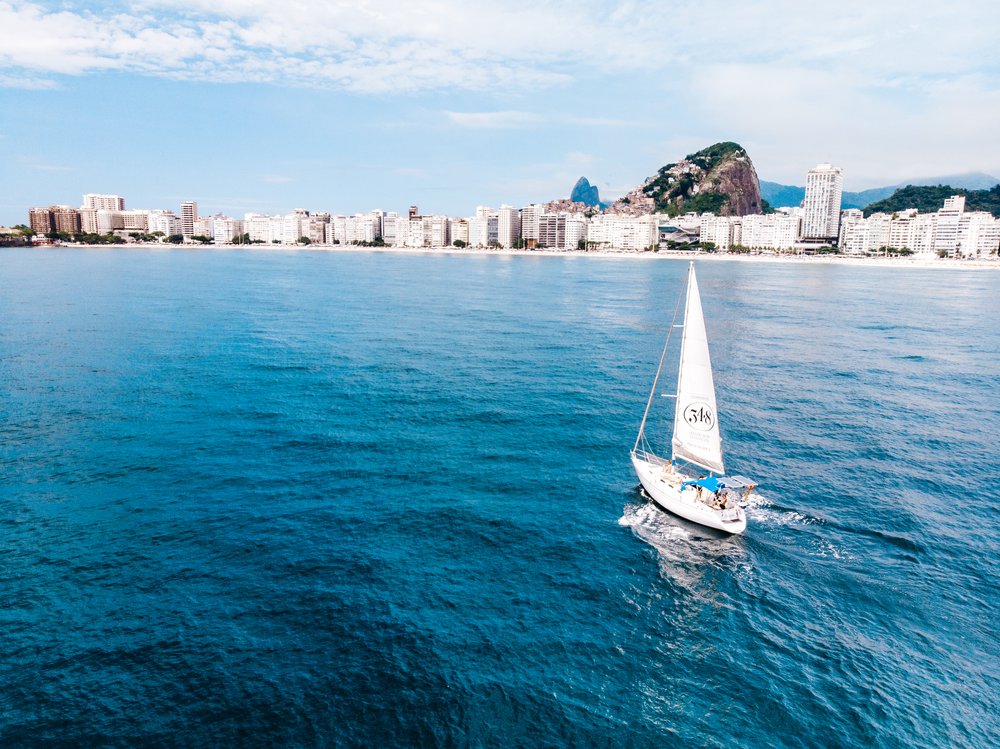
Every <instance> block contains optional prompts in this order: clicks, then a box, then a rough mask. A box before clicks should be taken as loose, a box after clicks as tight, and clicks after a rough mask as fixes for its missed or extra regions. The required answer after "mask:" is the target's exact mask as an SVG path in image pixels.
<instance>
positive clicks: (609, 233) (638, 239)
mask: <svg viewBox="0 0 1000 749" xmlns="http://www.w3.org/2000/svg"><path fill="white" fill-rule="evenodd" d="M659 223H660V222H659V216H656V215H653V216H625V215H617V214H601V213H598V214H595V215H593V216H591V217H590V221H589V222H588V223H587V236H586V240H587V246H588V247H590V248H593V249H617V250H645V249H647V248H648V247H650V246H654V245H656V244H657V232H658V227H659ZM569 239H570V238H569V237H568V236H567V238H566V243H567V246H568V247H570V248H573V247H575V246H576V245H575V244H571V243H570V241H569Z"/></svg>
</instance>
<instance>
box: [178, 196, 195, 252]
mask: <svg viewBox="0 0 1000 749" xmlns="http://www.w3.org/2000/svg"><path fill="white" fill-rule="evenodd" d="M197 220H198V204H197V203H196V202H194V201H193V200H185V201H184V202H183V203H181V236H183V237H184V241H185V242H187V241H189V240H190V239H191V237H193V236H194V235H195V234H196V233H197V232H195V230H194V223H195V221H197Z"/></svg>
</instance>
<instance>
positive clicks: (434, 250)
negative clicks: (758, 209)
mask: <svg viewBox="0 0 1000 749" xmlns="http://www.w3.org/2000/svg"><path fill="white" fill-rule="evenodd" d="M111 248H115V249H126V250H137V249H138V250H174V249H185V250H192V251H198V252H201V251H205V250H221V251H232V250H240V251H248V250H252V251H255V252H258V251H265V252H376V253H389V254H402V255H442V254H444V255H464V256H475V255H495V256H501V257H584V258H605V259H608V258H615V259H622V258H628V259H635V260H663V259H667V260H698V261H707V262H730V261H737V262H741V263H791V264H795V265H803V264H806V265H813V264H818V265H823V264H829V265H857V266H870V267H879V268H884V267H896V268H920V269H926V268H935V269H946V270H1000V259H998V257H997V256H993V257H991V258H988V259H983V258H968V259H966V258H939V257H933V256H926V255H920V256H913V255H911V256H909V257H862V256H855V255H794V254H764V253H762V254H743V253H725V252H701V251H698V252H683V251H676V250H659V251H654V252H638V251H634V250H550V249H542V250H514V249H503V248H495V249H494V248H468V247H396V246H388V247H365V246H362V245H320V244H310V245H264V244H254V245H195V244H186V245H173V244H129V245H77V244H70V245H39V246H37V247H36V249H84V250H88V249H111Z"/></svg>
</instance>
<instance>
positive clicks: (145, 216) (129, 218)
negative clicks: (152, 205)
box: [121, 210, 149, 233]
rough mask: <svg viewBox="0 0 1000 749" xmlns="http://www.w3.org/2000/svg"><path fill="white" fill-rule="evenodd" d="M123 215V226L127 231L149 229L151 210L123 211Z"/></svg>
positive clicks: (145, 230) (144, 231)
mask: <svg viewBox="0 0 1000 749" xmlns="http://www.w3.org/2000/svg"><path fill="white" fill-rule="evenodd" d="M121 216H122V228H123V229H125V231H139V232H143V233H146V232H147V231H149V211H143V210H132V211H122V212H121Z"/></svg>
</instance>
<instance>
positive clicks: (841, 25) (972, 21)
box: [0, 0, 1000, 224]
mask: <svg viewBox="0 0 1000 749" xmlns="http://www.w3.org/2000/svg"><path fill="white" fill-rule="evenodd" d="M962 17H963V23H962V24H955V23H952V22H950V21H951V20H953V18H954V11H953V10H951V9H949V8H945V7H936V6H935V7H929V8H926V9H923V10H921V12H920V13H919V14H918V17H915V14H914V12H913V9H912V6H911V5H909V4H903V3H888V4H883V5H880V6H879V7H878V8H871V7H867V6H864V5H862V4H860V3H850V2H849V3H840V4H838V5H837V6H832V5H831V6H828V7H825V8H821V9H810V10H808V11H803V10H802V9H801V7H799V6H798V5H793V4H791V3H784V2H765V3H756V4H754V6H753V7H752V8H742V9H732V8H730V7H727V6H725V5H722V4H717V3H716V4H713V3H708V4H702V5H700V6H699V7H698V8H693V7H689V6H687V5H679V4H660V3H655V4H653V3H621V4H616V5H604V4H601V3H587V2H584V3H573V4H569V3H560V2H555V3H550V4H546V5H545V6H542V7H540V8H533V7H531V6H529V5H528V4H522V3H511V4H507V5H505V6H504V7H503V8H496V7H491V6H477V5H474V4H453V3H449V2H441V3H436V4H434V5H433V6H431V7H419V6H413V5H410V4H404V3H393V2H387V3H381V4H380V5H379V6H378V8H374V9H373V8H368V9H364V8H362V9H357V8H353V7H351V6H349V5H347V4H341V3H330V4H324V5H323V6H320V7H310V6H308V5H303V6H295V7H290V8H281V9H271V8H270V7H269V6H268V4H266V3H263V2H257V1H256V0H241V1H236V0H223V1H222V2H219V3H213V4H212V5H209V4H207V3H201V2H199V1H198V0H180V1H179V2H171V3H164V2H152V3H148V4H143V6H142V8H141V10H140V11H133V10H129V6H126V5H124V4H120V3H116V2H108V3H103V4H102V3H96V4H95V3H82V2H69V3H61V4H58V5H56V4H54V3H41V2H22V1H21V0H16V1H14V2H0V26H2V27H3V28H4V29H5V30H6V32H7V39H5V44H4V45H3V49H0V90H2V92H3V96H4V99H5V103H6V104H7V106H6V107H5V108H4V113H3V115H0V163H2V164H3V170H4V173H5V175H6V176H7V179H6V180H4V181H3V185H2V187H0V224H4V223H8V224H9V223H15V222H20V221H23V212H24V209H25V207H27V206H32V205H37V204H41V203H43V202H44V203H48V202H51V200H52V199H53V198H57V197H59V196H65V197H64V198H61V199H62V200H75V198H73V197H72V196H76V195H80V194H82V193H84V192H90V191H97V192H122V193H124V194H127V195H129V196H130V200H131V201H132V202H133V204H135V205H148V206H175V205H179V204H180V203H181V202H182V201H184V200H187V199H191V198H192V197H194V198H195V199H197V200H198V201H199V203H200V205H202V206H203V210H204V211H205V212H206V213H214V212H228V213H232V212H235V211H260V212H273V211H286V210H289V209H290V208H291V207H294V206H300V205H310V206H316V205H322V206H333V205H336V206H341V207H342V210H344V211H347V212H357V211H363V210H368V209H369V208H370V207H371V206H382V207H384V208H386V209H392V208H396V207H402V206H405V205H407V204H409V203H410V202H414V201H416V202H419V203H420V204H421V206H426V210H428V212H433V213H446V214H450V215H462V214H469V213H470V212H471V211H472V210H474V207H475V205H477V204H480V203H485V204H489V205H499V204H501V203H511V204H515V205H526V204H529V203H532V202H542V201H547V200H551V199H554V198H558V197H563V196H565V195H566V194H567V193H568V191H569V188H570V187H571V186H572V184H573V182H574V181H575V180H576V179H577V178H578V177H579V176H580V175H581V174H582V175H585V176H587V177H588V178H590V179H591V181H593V182H594V183H595V184H596V185H597V186H598V187H599V188H600V190H601V193H602V195H603V196H606V197H615V196H616V195H619V194H621V193H623V192H625V191H627V190H628V189H631V188H632V187H634V186H635V185H637V184H639V183H640V182H641V181H642V180H643V179H645V178H646V177H648V176H649V175H650V174H652V173H654V172H655V171H656V169H658V168H659V167H660V166H662V165H663V164H664V163H667V162H668V161H671V160H676V159H679V158H681V157H683V156H684V155H685V154H687V153H690V152H692V151H695V150H697V149H699V148H701V147H703V146H704V145H706V144H708V143H712V142H716V141H723V140H734V141H737V142H739V143H741V144H742V145H743V146H744V147H745V148H746V149H747V150H748V152H749V153H750V155H751V157H752V158H753V159H754V163H755V165H756V166H757V169H758V173H759V174H760V176H761V178H762V179H768V180H773V181H778V182H784V183H789V184H801V175H802V174H804V173H805V172H806V171H807V170H808V169H809V168H811V167H812V166H813V165H815V164H816V163H817V161H829V162H831V163H836V164H839V165H841V166H842V167H843V169H844V172H845V174H849V175H851V177H850V179H848V180H847V181H846V184H845V189H861V188H865V187H872V186H876V185H882V184H891V183H893V182H902V181H905V180H906V179H908V178H913V179H916V178H920V177H926V176H931V175H934V174H952V173H958V172H963V171H977V170H978V171H986V172H990V173H997V172H1000V155H998V154H997V152H996V149H994V148H993V147H992V133H993V132H995V131H996V130H997V129H998V128H1000V86H998V83H997V81H998V80H1000V76H998V75H997V65H996V63H995V62H994V61H993V60H994V59H995V56H994V55H992V52H991V50H992V44H993V41H992V40H993V37H994V34H995V31H996V29H997V28H998V27H1000V11H998V10H997V8H996V7H995V6H994V5H992V4H988V3H985V2H981V3H970V4H968V6H964V7H963V10H962ZM719 19H724V21H725V22H724V23H723V22H720V21H719ZM943 29H944V31H942V30H943ZM192 184H197V185H198V192H199V194H198V195H196V196H192V195H191V194H190V193H189V190H190V188H191V185H192Z"/></svg>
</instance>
